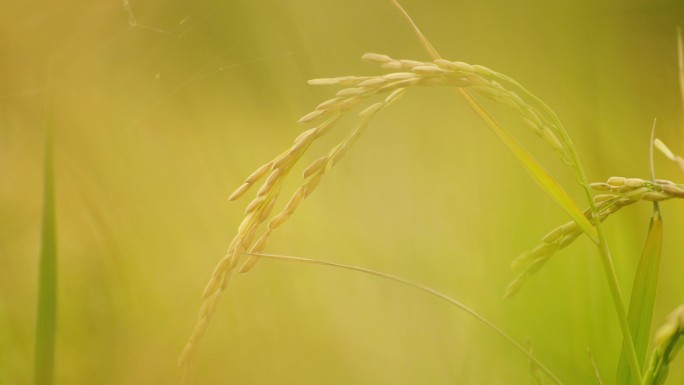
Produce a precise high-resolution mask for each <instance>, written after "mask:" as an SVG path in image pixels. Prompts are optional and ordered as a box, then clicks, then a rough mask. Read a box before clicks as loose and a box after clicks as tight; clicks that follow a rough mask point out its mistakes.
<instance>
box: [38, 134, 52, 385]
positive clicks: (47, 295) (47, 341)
mask: <svg viewBox="0 0 684 385" xmlns="http://www.w3.org/2000/svg"><path fill="white" fill-rule="evenodd" d="M52 147H53V139H52V133H51V130H50V129H48V134H47V139H46V148H45V165H44V167H45V169H44V187H43V188H44V195H43V223H42V240H41V249H40V260H39V267H38V269H39V273H38V311H37V316H36V317H37V318H36V348H35V363H34V364H35V366H34V373H33V374H34V384H35V385H51V384H52V383H53V373H54V370H53V367H54V348H55V326H56V321H57V244H56V243H57V242H56V239H57V238H56V225H55V191H54V174H53V172H54V170H53V169H54V165H53V159H52Z"/></svg>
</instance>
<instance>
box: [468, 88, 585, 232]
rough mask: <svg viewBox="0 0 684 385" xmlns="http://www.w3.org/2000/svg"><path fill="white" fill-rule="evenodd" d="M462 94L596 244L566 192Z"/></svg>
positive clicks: (530, 173) (530, 155)
mask: <svg viewBox="0 0 684 385" xmlns="http://www.w3.org/2000/svg"><path fill="white" fill-rule="evenodd" d="M460 90H461V91H462V94H463V95H464V97H465V98H466V101H467V102H468V103H469V104H470V106H471V107H472V108H473V109H474V110H475V111H476V112H477V114H478V115H479V116H480V118H482V120H484V121H485V123H487V125H488V126H489V127H490V128H491V129H492V130H493V131H494V133H495V134H496V136H498V137H499V139H501V141H502V142H503V143H504V144H505V145H506V147H508V149H509V150H510V151H511V152H512V153H513V155H514V156H515V157H516V159H518V161H519V162H520V163H521V164H522V166H523V167H524V168H525V170H526V171H527V173H528V174H529V175H530V176H531V177H532V179H534V180H535V181H536V182H537V184H539V186H541V187H542V189H543V190H544V191H546V193H547V194H549V196H550V197H551V199H553V200H554V202H556V203H557V204H558V205H559V206H560V207H561V208H562V209H563V210H565V212H566V213H568V214H569V215H570V217H571V218H572V219H573V220H574V221H575V222H577V225H578V226H579V227H580V229H582V231H584V232H585V233H586V234H587V235H588V236H589V238H591V240H592V241H594V242H595V243H598V236H597V233H596V229H595V228H594V226H593V225H592V224H591V222H589V220H588V219H587V218H586V217H585V216H584V214H583V213H582V210H580V209H579V207H578V206H577V205H576V204H575V202H574V201H573V200H572V198H570V195H568V193H567V192H565V190H564V189H563V187H561V185H560V184H558V182H556V180H555V179H553V177H552V176H551V175H550V174H549V173H548V171H546V169H545V168H544V167H543V166H542V165H541V164H540V163H539V161H537V160H536V159H535V158H534V157H533V156H532V154H530V153H529V152H528V151H527V150H525V148H524V147H522V146H521V145H520V144H519V143H518V142H517V141H516V140H515V139H514V138H513V137H512V136H510V135H509V134H508V133H507V132H506V130H504V129H503V128H502V127H501V125H500V124H499V123H498V122H497V121H496V120H495V119H494V118H493V117H492V116H491V115H489V113H488V112H487V111H486V110H485V109H484V108H482V106H480V104H479V103H478V102H477V101H476V100H475V99H474V98H473V97H472V96H471V95H470V94H469V93H468V92H467V91H464V90H462V89H460Z"/></svg>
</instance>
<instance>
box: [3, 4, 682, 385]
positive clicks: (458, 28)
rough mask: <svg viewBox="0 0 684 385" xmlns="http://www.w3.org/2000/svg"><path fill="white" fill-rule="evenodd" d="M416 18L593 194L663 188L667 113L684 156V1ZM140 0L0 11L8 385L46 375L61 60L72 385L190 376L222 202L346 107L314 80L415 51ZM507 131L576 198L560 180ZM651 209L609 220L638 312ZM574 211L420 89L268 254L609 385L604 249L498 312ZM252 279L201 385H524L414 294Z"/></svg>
mask: <svg viewBox="0 0 684 385" xmlns="http://www.w3.org/2000/svg"><path fill="white" fill-rule="evenodd" d="M404 5H405V6H406V7H407V9H408V10H409V12H411V14H412V16H413V17H414V18H415V19H416V21H417V22H418V23H420V24H421V26H422V28H423V30H424V32H425V33H426V34H427V35H428V37H430V39H431V40H432V41H433V43H434V44H435V45H436V46H437V48H438V49H439V50H440V53H441V54H442V55H444V56H445V57H446V58H448V59H452V60H463V61H467V62H471V63H481V64H484V65H487V66H489V67H491V68H493V69H496V70H500V71H502V72H505V73H507V74H509V75H511V76H512V77H514V78H516V79H517V80H519V81H520V82H521V83H523V84H524V85H525V86H526V87H527V88H528V89H530V90H531V91H533V92H534V93H535V94H537V95H539V96H540V97H542V98H543V99H544V100H545V101H546V102H547V103H548V104H550V105H551V107H553V108H554V109H555V110H556V111H557V112H558V113H559V115H560V117H561V119H562V120H563V122H564V123H565V125H566V127H567V128H568V130H569V132H570V135H571V136H572V138H573V140H574V142H575V144H576V146H577V148H578V151H579V153H580V157H581V159H582V160H583V162H584V164H585V169H586V171H587V173H588V174H589V178H590V179H591V180H605V179H606V178H607V177H608V176H610V175H613V174H618V175H625V176H639V177H646V176H647V175H648V129H649V128H650V122H651V121H652V119H653V117H654V116H657V117H658V121H659V129H658V136H659V137H661V138H662V139H663V140H664V141H665V142H666V143H668V144H669V145H670V146H671V147H672V149H673V151H675V152H676V153H683V152H684V151H682V149H681V148H680V147H678V146H679V144H680V143H682V138H683V136H682V135H684V130H683V129H682V128H681V127H682V125H681V121H680V111H679V109H680V105H681V103H679V99H678V97H679V96H678V95H679V94H678V88H677V87H678V85H677V68H676V50H675V48H676V45H675V34H674V31H675V25H676V23H677V22H681V20H682V16H683V15H684V13H683V11H682V8H681V5H680V4H679V2H678V1H669V2H668V1H659V2H648V3H646V2H644V3H640V2H636V1H634V2H623V3H621V5H619V6H616V5H614V4H613V2H608V1H601V2H590V1H579V2H564V3H562V4H552V3H549V2H544V1H524V2H517V3H510V4H502V2H498V1H477V2H474V1H473V2H471V1H467V2H436V1H435V2H406V3H405V4H404ZM131 7H132V9H133V11H134V12H135V17H136V20H137V22H138V23H139V25H138V26H137V27H133V28H132V27H130V25H129V20H128V19H129V15H128V14H127V13H126V12H125V11H124V9H123V7H122V4H120V3H116V2H114V3H105V2H85V1H71V2H69V4H64V5H60V6H59V7H58V6H56V5H55V6H53V7H45V6H44V4H43V3H38V2H14V3H11V4H7V5H6V6H5V7H4V8H5V9H6V11H4V12H3V13H2V15H0V18H1V19H0V25H2V26H3V29H4V30H5V31H6V33H3V34H2V37H1V38H0V57H3V58H4V59H3V64H2V71H0V77H1V79H0V175H2V178H0V216H1V217H2V219H3V223H4V224H5V225H4V226H0V367H1V369H2V370H0V383H27V382H28V381H29V379H30V378H31V371H32V365H31V357H32V349H33V342H34V341H33V333H34V327H35V325H34V319H35V313H34V311H35V298H36V281H35V277H36V276H37V264H36V261H37V258H36V255H37V253H38V248H39V246H38V245H39V244H40V221H41V219H40V216H41V207H42V203H41V202H42V197H41V195H42V194H41V189H40V186H41V185H42V182H41V180H42V179H41V175H42V164H41V160H42V158H43V157H42V151H43V146H42V143H43V138H44V136H43V134H44V132H43V129H44V124H43V122H44V119H43V115H42V114H43V108H42V93H43V92H44V86H45V62H46V55H47V52H48V47H52V51H53V52H56V54H55V64H54V68H55V69H54V72H53V74H54V82H53V85H54V98H53V99H54V100H55V106H54V111H55V116H54V124H55V128H56V132H57V133H58V136H57V137H56V138H55V145H56V148H57V150H58V151H57V152H56V155H57V157H56V159H55V167H56V169H57V175H58V177H59V180H58V181H57V182H58V183H57V196H58V197H59V201H58V202H57V213H58V215H59V224H60V248H61V249H60V251H61V256H62V257H61V260H60V264H61V265H60V277H59V278H60V279H59V287H58V290H59V291H58V294H59V296H58V297H59V304H58V305H59V308H60V315H59V320H58V323H59V325H60V328H59V333H58V335H57V342H58V344H57V351H56V357H57V358H56V382H57V383H100V384H119V383H173V382H174V381H176V380H177V379H178V375H179V372H178V371H177V369H176V367H175V361H176V358H177V356H178V353H179V352H180V349H181V347H182V345H183V343H184V342H185V340H186V338H187V336H188V333H189V331H190V328H191V327H192V324H193V322H194V320H195V319H194V317H195V314H196V310H197V307H198V306H199V295H200V294H201V290H202V288H203V285H204V283H205V281H206V279H207V278H208V277H209V274H210V272H211V269H212V267H213V265H214V263H215V262H216V261H217V260H218V258H219V257H220V256H221V255H222V253H223V252H224V249H225V247H226V246H227V242H228V241H229V238H230V237H231V235H232V233H233V231H234V229H235V227H236V226H237V224H238V222H239V220H240V218H241V216H242V212H241V211H242V209H243V208H244V207H243V206H241V204H239V203H238V204H236V205H228V204H227V203H226V199H227V195H228V194H229V193H230V191H232V189H233V188H235V187H237V186H238V185H239V183H240V182H241V181H242V179H243V178H244V177H245V176H246V175H247V174H248V173H249V172H250V171H251V170H252V169H254V168H255V167H256V166H258V165H260V164H261V163H262V162H263V161H264V160H266V159H270V158H271V157H272V156H274V155H276V154H277V153H279V152H280V151H281V150H282V149H283V148H284V147H285V146H286V145H287V144H289V143H290V141H291V140H292V138H294V137H295V136H296V134H297V133H298V132H299V130H300V127H297V125H296V124H295V123H294V122H295V121H296V119H297V118H298V117H299V116H301V115H302V114H304V113H305V112H307V111H309V110H310V109H311V108H312V107H313V106H315V105H316V104H317V103H318V102H320V101H321V100H323V98H324V97H327V96H330V95H331V93H332V90H326V89H318V88H312V87H308V86H306V83H305V81H306V79H308V78H313V77H322V76H337V75H345V74H361V73H365V72H368V73H377V72H376V71H377V70H376V69H375V68H373V67H372V66H368V65H367V64H363V63H361V62H360V61H359V60H358V57H360V55H361V54H362V53H364V52H367V51H375V52H386V53H388V54H391V55H393V56H396V57H406V58H419V59H427V58H426V56H425V55H424V54H423V52H422V49H421V47H420V46H419V44H418V43H417V42H416V41H415V40H414V37H413V36H412V35H411V33H410V31H408V30H407V29H406V27H405V25H404V24H403V23H402V22H401V20H399V18H398V17H396V15H395V14H394V13H393V11H392V10H391V9H389V8H388V7H387V6H386V5H385V2H381V1H378V2H364V3H361V2H359V3H348V2H336V3H332V2H325V1H319V2H313V3H311V2H288V3H282V2H275V1H267V2H265V3H264V2H248V1H235V2H219V3H217V2H211V1H202V2H176V3H173V4H169V3H162V2H135V1H131ZM183 20H185V22H183V23H181V21H183ZM141 25H147V26H152V27H154V28H157V29H161V30H164V31H171V32H172V34H169V33H163V32H155V31H153V30H150V29H146V28H143V27H141ZM496 112H497V116H498V117H499V118H500V119H501V120H502V121H503V122H504V124H506V127H519V125H518V123H516V122H517V120H516V117H514V116H512V115H511V114H510V113H509V112H507V111H505V110H503V109H501V110H500V111H499V110H498V109H497V110H496ZM343 127H345V126H340V128H343ZM519 133H520V135H519V136H518V137H519V138H520V140H521V141H522V142H523V144H524V145H525V146H526V147H528V148H529V149H530V150H531V151H532V152H533V153H534V154H535V155H536V156H537V157H538V158H539V159H540V160H541V161H542V162H543V163H544V164H545V165H551V166H549V168H550V171H551V172H552V174H553V175H554V176H557V177H558V178H559V181H560V182H561V183H562V184H563V185H564V186H565V187H566V188H567V189H568V192H569V193H570V194H571V195H573V197H576V198H577V200H578V201H579V200H580V198H581V191H580V188H579V186H576V185H575V184H574V181H573V176H572V175H571V173H570V172H568V170H566V169H565V168H564V166H562V165H557V166H553V164H556V163H557V162H555V159H554V154H552V153H550V151H548V150H547V149H546V148H545V147H544V144H543V143H540V141H538V140H537V139H536V138H532V137H530V136H529V135H528V134H527V132H526V131H524V128H522V127H520V130H519ZM336 134H337V136H336V135H332V136H331V137H330V138H328V139H326V140H327V141H329V142H326V143H324V144H321V146H320V147H317V148H314V149H313V150H314V151H313V152H312V153H311V156H312V158H313V156H314V154H315V153H316V150H319V151H320V152H321V153H322V152H324V151H325V149H326V148H327V147H326V146H327V145H329V144H331V143H334V142H335V141H336V140H338V139H339V138H340V137H341V135H342V132H337V133H336ZM656 163H657V167H656V171H657V175H658V176H662V177H664V178H670V179H674V180H678V181H679V179H680V176H679V174H678V170H677V169H676V166H675V165H673V164H671V163H670V162H667V161H664V160H662V159H661V160H660V162H658V160H657V159H656ZM678 203H679V202H666V203H665V204H664V205H663V206H662V210H663V216H664V218H665V226H664V234H663V239H664V246H663V255H662V265H663V269H662V271H661V278H660V288H659V293H660V296H659V297H658V299H657V300H656V313H655V316H654V322H655V323H656V324H659V323H660V322H661V321H662V320H664V318H665V316H666V314H667V313H668V312H669V311H670V310H671V309H672V308H674V307H675V305H676V304H678V303H680V302H681V300H682V295H683V293H684V284H683V283H682V280H681V278H680V277H679V275H680V273H679V272H680V271H681V268H682V265H681V264H682V262H681V261H680V258H678V256H679V255H681V254H680V253H681V250H684V242H683V241H682V240H681V239H680V238H681V237H679V236H678V234H680V233H681V229H682V228H683V226H684V220H683V219H682V218H684V215H683V214H684V208H682V207H681V205H680V204H678ZM649 215H650V209H649V208H648V207H647V206H646V205H642V206H640V207H633V208H632V207H630V208H629V209H626V210H623V211H621V212H620V213H619V214H618V215H617V217H615V218H610V219H609V220H608V221H607V222H606V231H607V234H608V238H609V242H610V244H611V246H612V247H613V254H614V257H615V263H616V268H617V270H618V275H619V277H620V279H621V282H622V283H623V293H629V291H630V287H629V286H630V284H631V279H632V275H633V273H634V271H635V269H636V266H637V261H638V258H639V252H640V250H641V247H642V245H643V242H644V239H643V233H644V229H645V228H646V226H647V222H648V218H649ZM566 220H567V218H566V217H565V214H564V213H563V212H562V210H560V209H558V208H557V207H556V206H555V205H554V204H553V202H551V201H550V200H549V199H548V198H547V197H546V196H545V195H544V194H543V192H541V191H540V190H539V189H538V188H537V187H536V186H535V185H534V184H533V183H532V182H530V181H529V178H528V177H527V176H526V175H525V173H524V171H523V170H522V169H521V168H520V167H519V166H518V165H517V164H515V163H514V162H513V161H512V158H511V156H510V155H509V154H508V153H507V152H506V150H505V148H504V147H503V146H502V145H501V144H500V143H499V142H497V140H496V138H495V137H494V136H493V135H492V134H491V133H490V132H488V131H487V129H486V127H484V126H483V125H482V123H480V122H479V121H478V120H477V118H476V117H475V116H473V114H472V113H471V112H470V111H469V110H468V109H467V107H466V106H465V105H463V104H462V103H461V102H460V101H459V99H458V98H457V97H455V96H453V94H452V93H451V92H448V91H446V90H427V89H425V90H416V92H412V93H409V94H407V95H406V97H404V98H403V99H402V100H401V101H400V102H399V103H398V104H397V105H395V106H393V107H392V108H390V109H388V110H387V111H386V113H384V114H383V115H382V116H379V117H378V119H377V120H376V121H374V123H372V125H371V127H370V130H369V132H368V133H367V135H366V136H364V138H363V140H361V141H360V142H359V143H358V146H356V147H355V148H354V149H353V150H352V151H351V152H350V154H349V156H348V157H346V158H345V159H344V160H343V161H342V162H341V163H340V164H339V166H337V167H336V169H335V170H334V172H332V173H331V174H330V176H329V178H327V179H326V180H325V181H323V182H322V185H321V186H320V187H319V189H318V190H317V191H316V193H315V194H314V195H312V196H311V197H310V199H307V202H306V203H305V204H304V205H303V206H302V207H301V209H300V210H299V211H298V212H297V214H296V215H295V216H294V217H293V218H292V220H291V221H290V222H288V223H287V225H286V226H284V227H283V228H282V229H279V230H280V232H279V233H277V234H276V235H274V237H273V240H272V243H271V245H270V246H269V248H268V250H269V251H274V252H283V253H287V254H292V255H301V256H310V257H317V258H323V259H328V260H333V261H339V262H343V263H350V264H357V265H361V266H367V267H371V268H374V269H377V270H383V271H388V272H391V273H394V274H397V275H400V276H405V277H407V278H411V279H413V280H416V281H420V282H423V283H427V284H430V285H432V286H434V287H435V288H437V289H439V290H441V291H444V292H447V293H449V294H451V295H453V296H454V297H456V298H458V299H460V300H462V301H463V302H465V303H466V304H468V305H470V306H472V307H474V308H476V309H477V310H478V311H480V312H481V313H483V314H484V315H485V316H487V317H488V318H490V319H492V320H494V321H495V322H496V323H497V324H498V325H500V326H501V327H502V328H504V329H506V330H508V331H510V332H511V334H513V335H514V336H515V337H518V338H519V340H521V341H522V340H524V338H525V337H526V336H529V337H530V339H531V340H532V341H533V343H534V347H535V353H536V355H537V356H538V357H539V358H540V359H542V360H543V361H544V362H546V363H547V364H548V365H549V366H550V367H551V368H552V369H554V370H555V371H556V372H557V373H558V374H559V376H561V378H563V379H566V380H567V381H568V382H569V383H589V382H590V381H593V369H592V368H591V363H590V361H589V359H588V358H587V356H586V347H587V345H588V346H589V347H590V348H591V350H592V352H593V354H594V357H595V359H596V362H597V364H598V366H599V367H600V369H601V370H602V374H603V376H604V379H605V380H606V382H607V383H610V382H611V381H610V380H611V376H613V373H615V366H616V365H617V358H618V357H617V354H618V353H617V352H619V348H620V346H619V341H620V333H619V329H618V327H617V320H616V319H615V318H614V316H613V312H612V307H611V306H612V305H611V303H610V298H609V293H608V291H607V287H606V285H605V283H604V280H603V276H602V270H601V266H600V262H599V260H598V256H597V255H596V254H595V251H594V250H593V248H592V247H591V245H590V243H589V242H587V241H586V240H584V241H581V242H578V243H577V244H576V245H573V246H571V247H570V248H568V249H567V250H565V251H563V252H562V253H560V254H559V255H558V258H554V259H553V261H551V262H549V263H548V264H547V266H546V267H545V270H544V272H543V274H538V275H536V276H535V277H534V278H533V279H531V280H530V282H529V283H528V285H527V286H526V287H525V288H523V290H522V291H521V292H520V293H519V295H518V296H517V297H516V298H514V299H512V300H510V301H503V300H502V299H501V298H502V295H503V289H504V287H505V286H506V284H507V283H508V282H509V280H510V279H511V278H512V277H513V275H512V273H511V272H510V271H509V269H508V265H509V263H510V261H511V260H512V259H513V258H514V257H515V256H516V255H517V254H518V253H519V252H522V251H524V250H527V249H528V248H529V247H530V246H532V245H534V244H535V243H536V242H537V241H538V239H539V237H540V236H542V235H543V234H544V233H545V232H546V231H547V230H548V229H550V228H553V227H554V226H556V225H558V224H561V223H563V222H564V221H566ZM635 234H637V236H635ZM264 262H267V261H264ZM239 278H240V279H236V280H234V281H233V282H231V286H230V288H229V292H228V293H227V295H226V296H225V297H224V299H223V300H222V302H221V304H220V306H219V310H218V313H217V317H216V318H215V319H214V320H213V322H212V324H211V326H210V327H209V329H208V332H207V338H206V339H205V340H204V341H203V344H202V346H201V348H200V349H199V351H198V356H197V363H196V366H195V368H194V374H195V376H196V380H197V383H203V384H213V383H226V382H228V381H233V382H235V383H243V384H258V383H266V382H278V383H297V384H314V383H315V384H318V383H327V384H349V383H396V384H414V383H447V382H458V383H482V384H490V383H500V382H502V381H503V379H506V380H507V381H508V382H510V383H524V381H526V380H527V376H528V373H527V362H526V360H525V358H524V357H522V356H516V353H515V352H514V351H513V350H512V349H511V348H510V347H508V346H506V345H505V344H503V343H502V342H501V341H500V340H498V339H497V337H496V336H493V335H492V334H491V333H490V332H489V331H487V330H486V329H483V328H482V327H481V326H479V325H478V324H476V323H475V322H473V321H472V320H470V319H469V318H467V317H466V316H465V315H463V314H460V313H458V312H457V311H456V310H454V309H451V308H448V307H446V306H445V305H443V304H442V303H440V302H438V301H434V300H432V299H429V298H426V297H425V296H423V295H421V294H420V293H413V292H411V291H410V290H408V289H404V288H400V287H396V286H393V285H389V284H387V283H384V282H379V281H376V280H373V279H369V278H368V277H363V276H358V277H356V276H353V275H350V274H341V273H339V272H336V271H323V270H320V269H315V268H307V267H303V266H298V265H283V264H275V263H260V264H259V265H258V266H257V267H256V268H255V270H254V271H253V272H252V273H250V274H249V275H246V276H243V277H239ZM248 357H249V359H248ZM492 367H495V368H497V370H491V368H492ZM671 376H672V382H673V383H677V382H678V381H679V382H681V380H682V378H683V377H684V373H683V372H682V370H681V369H680V368H677V367H676V365H674V366H673V368H672V374H671Z"/></svg>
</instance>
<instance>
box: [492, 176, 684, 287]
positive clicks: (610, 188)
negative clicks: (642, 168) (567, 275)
mask: <svg viewBox="0 0 684 385" xmlns="http://www.w3.org/2000/svg"><path fill="white" fill-rule="evenodd" d="M590 186H591V187H592V189H594V190H595V191H596V192H598V194H596V195H595V196H594V198H593V201H594V203H595V205H596V207H597V209H598V219H599V221H601V222H602V221H604V220H606V218H608V217H609V216H610V215H611V214H613V213H615V212H617V211H618V210H620V209H621V208H623V207H625V206H629V205H631V204H634V203H636V202H639V201H646V202H662V201H665V200H668V199H673V198H684V185H678V184H675V183H673V182H671V181H669V180H664V179H656V180H655V183H654V182H651V181H646V180H644V179H641V178H624V177H616V176H614V177H610V178H608V180H607V181H606V182H602V183H592V184H591V185H590ZM584 215H585V216H586V217H587V218H591V216H592V213H591V210H589V209H587V210H585V211H584ZM580 235H582V230H580V229H579V228H578V226H577V223H576V222H574V221H572V222H567V223H565V224H563V225H562V226H559V227H556V228H555V229H553V230H551V231H550V232H549V233H548V234H546V235H545V236H544V237H543V238H542V243H540V244H539V245H537V246H536V247H535V248H533V249H531V250H529V251H527V252H525V253H523V254H521V255H520V256H518V257H517V258H516V259H515V260H513V262H512V263H511V269H512V270H513V271H515V272H519V273H518V275H517V276H516V278H515V279H514V280H513V281H512V282H511V283H510V284H509V285H508V286H507V288H506V293H505V294H504V297H506V298H510V297H512V296H513V295H515V294H516V293H517V292H518V290H520V288H521V287H522V286H523V284H524V283H525V281H526V280H527V278H529V277H530V276H531V275H532V274H534V273H536V272H537V271H538V270H539V269H541V267H542V266H544V264H545V263H546V262H547V261H548V260H549V259H550V258H551V257H552V256H553V255H554V254H555V253H556V252H557V251H558V250H561V249H563V248H565V247H567V246H568V245H570V244H571V243H572V242H573V241H574V240H575V239H577V238H578V237H579V236H580Z"/></svg>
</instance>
